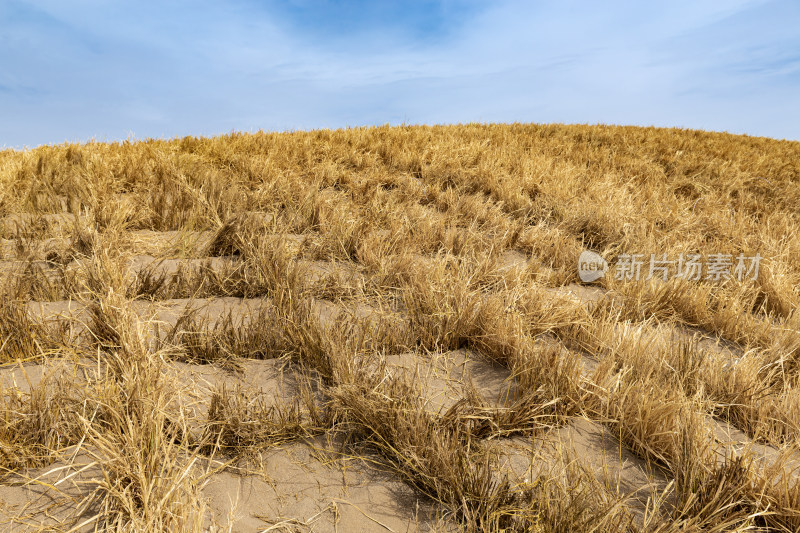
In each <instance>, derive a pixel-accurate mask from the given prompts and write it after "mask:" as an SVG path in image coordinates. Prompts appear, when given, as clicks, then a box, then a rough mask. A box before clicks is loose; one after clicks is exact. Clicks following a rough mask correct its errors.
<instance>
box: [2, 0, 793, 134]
mask: <svg viewBox="0 0 800 533" xmlns="http://www.w3.org/2000/svg"><path fill="white" fill-rule="evenodd" d="M798 28H800V3H798V2H796V1H793V0H774V1H770V0H732V1H705V0H692V1H683V0H673V1H671V2H641V1H613V0H609V1H605V2H596V1H588V0H587V1H582V2H579V1H570V0H562V1H556V0H553V1H514V0H508V1H504V0H499V1H494V2H489V1H486V2H479V1H476V0H442V1H435V0H412V1H408V2H380V1H379V0H375V1H372V2H369V1H353V2H344V1H332V0H331V1H312V0H294V1H288V2H278V1H272V0H228V1H226V2H222V1H219V0H217V1H211V0H195V1H189V0H161V1H150V0H139V1H136V2H127V1H111V0H73V1H69V2H66V1H64V0H25V1H22V0H0V147H2V146H7V147H23V146H37V145H40V144H44V143H61V142H64V141H86V140H89V139H96V140H108V141H113V140H120V139H126V138H136V139H142V138H147V137H157V138H160V137H167V138H169V137H175V136H183V135H214V134H219V133H227V132H230V131H232V130H236V131H255V130H259V129H260V130H268V131H274V130H278V131H280V130H292V129H309V128H328V127H345V126H360V125H370V124H386V123H389V124H400V123H410V124H416V123H425V124H435V123H460V122H514V121H516V122H566V123H591V124H595V123H613V124H637V125H657V126H675V127H690V128H701V129H711V130H723V131H730V132H734V133H747V134H751V135H765V136H770V137H777V138H788V139H795V140H800V30H798Z"/></svg>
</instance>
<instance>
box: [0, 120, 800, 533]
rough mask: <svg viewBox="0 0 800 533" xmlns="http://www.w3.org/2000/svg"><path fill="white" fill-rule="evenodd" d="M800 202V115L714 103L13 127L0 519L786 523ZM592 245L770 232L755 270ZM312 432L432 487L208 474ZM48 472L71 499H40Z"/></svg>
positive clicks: (794, 475)
mask: <svg viewBox="0 0 800 533" xmlns="http://www.w3.org/2000/svg"><path fill="white" fill-rule="evenodd" d="M798 229H800V143H796V142H788V141H776V140H772V139H766V138H753V137H746V136H733V135H728V134H723V133H709V132H700V131H688V130H665V129H654V128H634V127H611V126H560V125H552V126H548V125H526V124H509V125H463V126H448V127H420V126H413V127H411V126H408V127H406V126H404V127H379V128H364V129H349V130H337V131H327V130H323V131H311V132H296V133H281V134H263V133H259V134H232V135H228V136H223V137H218V138H211V139H206V138H194V137H186V138H183V139H176V140H171V141H156V140H148V141H141V142H135V143H131V142H124V143H113V144H106V143H90V144H85V145H63V146H45V147H40V148H37V149H34V150H26V151H21V152H20V151H10V150H7V151H3V152H0V239H2V241H0V245H2V247H0V254H2V255H0V275H2V288H1V289H0V290H1V291H2V300H0V363H2V367H0V374H1V375H2V379H3V380H2V384H0V385H1V386H0V501H1V502H2V505H0V513H2V515H3V519H2V521H0V523H2V524H3V526H2V527H6V528H8V529H10V530H18V529H27V530H37V529H38V530H53V529H54V530H63V531H71V530H88V531H91V530H98V531H100V530H102V531H198V530H201V529H206V530H229V531H238V530H254V531H256V530H273V531H275V530H281V529H280V528H283V530H287V531H289V530H303V528H306V529H308V528H311V527H321V528H322V530H326V529H325V528H331V529H330V530H336V529H337V528H339V530H347V528H351V529H352V528H359V529H365V530H372V529H374V530H382V531H385V530H387V529H388V530H394V529H393V527H392V525H389V523H388V522H386V520H396V522H391V523H392V524H394V525H395V526H397V524H405V525H406V526H409V525H411V524H412V523H413V527H416V528H419V529H422V530H439V529H441V530H448V531H450V530H456V531H458V530H461V531H565V532H566V531H570V532H572V531H581V532H583V531H587V532H588V531H597V532H601V531H624V532H660V533H661V532H677V531H715V532H717V531H718V532H722V531H797V530H798V528H800V512H799V511H798V509H800V477H798V472H797V469H798V467H800V449H798V448H799V447H800V312H798V310H797V309H798V301H800V239H798V238H797V235H798ZM583 250H592V251H595V252H597V253H599V254H601V255H602V256H603V257H605V258H606V259H607V260H608V261H609V262H610V263H613V262H614V261H615V260H616V259H617V258H618V257H619V256H620V255H621V254H634V253H637V254H645V255H646V256H647V257H649V255H650V254H655V255H656V256H659V257H660V256H662V254H666V255H667V256H668V257H669V258H677V257H678V256H679V255H680V254H701V255H702V256H703V257H704V258H708V257H709V255H710V254H718V253H721V254H730V255H732V256H733V257H736V256H738V255H739V254H744V255H746V256H754V255H756V254H759V255H760V256H761V257H762V258H763V259H762V262H761V265H760V272H759V276H758V278H757V279H745V280H741V281H740V280H737V279H735V278H733V279H729V280H724V281H714V280H706V279H702V280H699V281H686V280H669V281H667V282H659V281H656V280H644V279H642V280H639V281H636V280H631V281H624V280H617V279H614V276H612V275H608V276H606V277H605V278H603V279H601V280H600V281H599V282H597V283H596V284H595V286H596V288H595V289H587V288H586V287H584V286H582V284H581V282H580V280H579V278H578V270H577V262H578V256H579V255H580V253H581V252H582V251H583ZM256 362H258V364H259V365H262V366H253V365H254V364H255V363H256ZM51 363H52V364H56V365H61V366H56V367H52V368H51V366H48V365H51ZM53 368H56V369H58V368H61V370H59V371H56V370H53ZM65 368H71V369H73V374H71V375H72V376H73V377H72V378H69V377H65V374H64V372H65V371H64V370H63V369H65ZM75 369H78V370H75ZM59 372H60V373H59ZM75 372H77V374H76V373H75ZM78 375H79V376H80V377H79V378H78V377H75V376H78ZM191 376H201V377H203V379H205V382H201V381H200V380H196V379H195V377H191ZM320 439H322V440H320ZM323 441H324V442H326V443H327V444H325V445H320V444H319V443H320V442H323ZM553 443H554V444H553ZM598 443H602V445H601V444H598ZM300 444H303V445H304V446H306V445H307V446H311V447H312V448H313V449H314V450H316V451H315V452H314V453H313V454H312V456H313V457H316V459H313V460H314V461H317V462H318V463H321V465H322V466H319V465H318V466H317V467H314V468H320V469H322V470H314V471H315V472H317V473H318V475H322V474H319V472H323V471H325V472H327V470H324V469H326V468H339V467H341V468H344V469H345V470H346V469H347V468H348V467H347V466H346V465H347V464H350V463H349V462H350V461H353V460H354V458H357V459H358V460H359V461H361V462H362V463H363V464H362V463H359V464H361V466H359V467H358V468H357V470H358V471H359V472H362V473H364V472H367V471H368V470H369V468H377V470H378V471H379V472H380V473H381V474H380V475H381V476H388V477H386V478H385V479H387V480H393V481H381V482H379V484H378V485H379V486H381V487H384V488H386V487H389V486H394V485H391V483H394V482H399V483H400V485H402V486H403V487H405V489H404V490H408V491H409V494H411V495H412V496H410V497H412V498H413V501H414V503H411V504H404V503H402V502H401V500H398V499H396V498H394V499H393V498H392V497H390V498H389V499H388V500H386V501H385V502H384V504H383V505H384V506H385V507H386V508H387V509H388V508H391V509H396V511H393V512H394V513H395V514H394V515H393V516H392V517H390V518H386V517H385V516H383V515H381V516H382V518H380V519H379V518H375V516H376V515H375V512H376V511H377V510H378V509H377V507H376V508H374V509H371V508H368V506H366V504H365V503H364V502H359V501H355V500H352V499H351V500H348V501H347V502H345V503H346V504H347V505H346V506H345V505H344V503H342V500H339V499H337V498H338V496H337V497H335V498H334V497H331V496H330V495H329V494H328V493H325V494H327V495H326V496H324V497H323V496H320V497H319V498H321V499H318V501H317V502H316V503H315V504H314V505H318V507H319V508H315V507H314V505H310V504H309V506H308V508H302V509H300V508H298V509H300V510H297V509H295V511H292V512H294V513H295V514H293V515H291V516H284V515H281V514H280V513H279V512H278V511H269V512H268V513H267V514H270V513H272V514H270V515H269V516H264V515H263V513H262V512H260V511H259V512H256V511H255V510H253V509H255V507H253V509H250V510H248V509H249V508H247V505H251V504H246V505H245V509H244V511H243V512H244V514H243V515H242V514H241V513H240V511H239V510H237V508H236V506H235V505H233V504H232V503H231V505H230V506H228V507H224V506H223V508H220V506H219V505H218V504H217V503H218V501H217V500H218V499H217V500H215V499H214V498H212V497H209V494H213V491H212V488H211V487H214V486H216V485H215V483H217V484H218V483H221V481H220V480H223V479H228V478H226V477H224V476H229V477H230V476H233V477H234V478H235V479H238V480H252V479H253V478H252V476H250V477H247V476H246V475H245V474H242V472H251V473H252V472H262V475H266V474H263V472H266V470H264V469H265V468H266V466H264V465H265V464H266V463H265V461H267V459H265V457H266V456H265V455H264V454H267V453H269V452H270V451H287V450H292V449H294V448H292V447H293V446H297V445H300ZM515 450H516V451H515ZM519 450H524V452H519ZM623 456H624V457H627V458H628V460H627V462H626V461H620V458H621V457H623ZM79 458H84V459H85V460H86V461H87V462H86V463H85V466H82V467H80V468H79V467H78V466H77V465H78V459H79ZM309 461H311V459H309ZM315 464H317V463H315ZM332 465H338V466H332ZM343 465H344V466H343ZM514 465H516V466H514ZM520 465H522V467H521V468H522V470H520V468H517V467H519V466H520ZM512 467H513V468H512ZM287 468H288V467H287ZM259 469H260V470H259ZM312 470H313V468H312ZM66 472H72V473H71V474H69V475H67V477H64V478H59V479H61V481H48V480H50V478H51V477H52V476H59V475H62V474H63V475H66V474H65V473H66ZM232 473H233V474H232ZM249 475H250V474H248V476H249ZM364 475H366V474H364ZM375 475H377V474H375ZM344 477H345V476H344V474H343V477H342V479H344ZM53 479H55V478H53ZM380 479H384V478H382V477H381V478H380ZM76 480H81V481H80V483H78V482H77V481H76ZM642 480H644V482H643V481H642ZM66 481H70V482H75V486H76V487H77V488H76V489H74V491H73V492H70V491H68V490H66V489H65V488H64V487H66V485H67V484H68V483H66ZM239 482H244V481H239ZM247 482H248V483H249V482H251V481H247ZM237 483H238V482H237ZM271 483H272V486H273V487H276V488H275V490H278V488H280V487H292V486H294V485H292V483H293V481H292V480H284V481H272V482H271ZM264 486H265V487H267V486H269V485H268V484H264ZM372 486H373V487H375V486H376V485H372ZM32 487H36V490H41V491H44V492H46V493H47V494H49V495H50V496H49V497H50V498H51V501H58V502H59V503H58V504H57V505H56V504H55V503H53V504H49V505H51V507H48V505H45V504H24V503H23V502H24V501H25V498H29V497H30V494H31V492H30V491H31V490H33V489H32ZM342 487H343V489H347V483H346V482H342ZM23 489H24V490H25V491H28V492H20V491H23ZM214 490H216V489H214ZM236 490H240V489H236ZM263 490H264V491H266V492H261V493H259V498H261V499H264V500H269V501H272V500H270V498H273V499H275V502H278V501H279V500H280V498H274V497H272V496H269V494H268V492H269V491H267V490H266V489H263ZM286 490H289V489H286ZM353 490H354V491H355V492H354V494H355V493H358V491H357V490H356V489H353ZM386 490H388V489H386ZM237 494H240V492H237ZM26 495H27V496H26ZM289 496H291V494H290V495H289ZM353 497H354V498H355V496H353ZM59 498H60V499H59ZM325 498H328V499H327V500H325ZM397 498H399V496H397ZM212 500H213V501H212ZM36 501H39V500H36ZM367 501H368V500H367ZM214 502H217V503H214ZM274 505H275V506H273V507H270V508H269V509H279V508H280V509H284V507H280V506H279V504H278V503H275V504H274ZM281 505H282V504H281ZM37 506H38V507H37ZM53 506H54V507H53ZM341 506H344V507H341ZM343 508H347V509H351V508H353V509H357V510H358V512H357V513H356V512H355V511H352V513H353V514H347V513H346V512H345V511H343V510H342V509H343ZM423 508H424V509H425V511H424V512H423V511H421V510H420V509H423ZM315 509H316V510H315ZM320 509H321V510H320ZM412 509H414V511H413V513H412V511H411V510H412ZM237 513H239V514H237ZM259 513H261V514H259ZM304 513H305V514H304ZM243 516H244V517H245V518H242V517H243ZM237 517H238V518H237ZM354 517H357V518H354ZM340 522H341V523H340ZM256 523H258V524H261V525H260V526H256V525H254V524H256ZM270 527H271V528H272V529H269V528H270ZM48 528H49V529H48ZM214 528H217V529H214Z"/></svg>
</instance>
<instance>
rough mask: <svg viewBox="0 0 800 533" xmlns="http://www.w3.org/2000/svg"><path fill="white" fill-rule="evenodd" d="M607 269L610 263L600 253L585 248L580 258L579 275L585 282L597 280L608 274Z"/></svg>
mask: <svg viewBox="0 0 800 533" xmlns="http://www.w3.org/2000/svg"><path fill="white" fill-rule="evenodd" d="M606 270H608V263H607V262H606V260H605V259H603V257H602V256H601V255H600V254H598V253H595V252H591V251H589V250H584V251H583V252H582V253H581V256H580V257H579V258H578V276H580V278H581V281H582V282H584V283H591V282H593V281H597V280H598V279H600V278H602V277H603V276H605V275H606Z"/></svg>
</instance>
